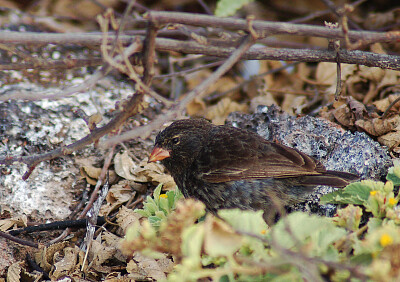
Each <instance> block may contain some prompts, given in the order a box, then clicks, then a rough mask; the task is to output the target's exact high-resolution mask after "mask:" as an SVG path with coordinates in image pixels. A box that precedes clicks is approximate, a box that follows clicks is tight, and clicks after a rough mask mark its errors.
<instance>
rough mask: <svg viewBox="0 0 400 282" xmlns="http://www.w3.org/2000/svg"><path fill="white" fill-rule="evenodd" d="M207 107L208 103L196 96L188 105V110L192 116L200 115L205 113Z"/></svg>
mask: <svg viewBox="0 0 400 282" xmlns="http://www.w3.org/2000/svg"><path fill="white" fill-rule="evenodd" d="M205 109H206V103H205V102H204V101H203V100H202V99H199V98H198V97H196V98H194V99H193V100H192V101H191V102H190V103H189V104H188V105H187V106H186V111H187V113H188V115H190V116H200V115H202V114H203V112H204V110H205Z"/></svg>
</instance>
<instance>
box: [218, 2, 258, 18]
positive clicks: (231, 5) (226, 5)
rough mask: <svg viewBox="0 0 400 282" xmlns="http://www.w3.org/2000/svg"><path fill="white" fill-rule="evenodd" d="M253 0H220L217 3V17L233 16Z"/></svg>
mask: <svg viewBox="0 0 400 282" xmlns="http://www.w3.org/2000/svg"><path fill="white" fill-rule="evenodd" d="M252 1H253V0H220V1H218V3H217V7H216V9H215V12H214V14H215V15H216V16H217V17H229V16H233V15H234V14H235V13H236V11H237V10H239V9H240V8H242V7H243V6H244V5H246V4H248V3H250V2H252Z"/></svg>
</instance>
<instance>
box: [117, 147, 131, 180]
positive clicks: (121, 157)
mask: <svg viewBox="0 0 400 282" xmlns="http://www.w3.org/2000/svg"><path fill="white" fill-rule="evenodd" d="M135 167H136V165H135V163H134V162H133V160H132V158H131V157H130V156H129V153H128V152H127V151H124V152H123V153H117V154H115V157H114V168H115V173H116V174H118V176H120V177H122V178H125V179H129V180H135V176H133V175H132V171H133V169H134V168H135Z"/></svg>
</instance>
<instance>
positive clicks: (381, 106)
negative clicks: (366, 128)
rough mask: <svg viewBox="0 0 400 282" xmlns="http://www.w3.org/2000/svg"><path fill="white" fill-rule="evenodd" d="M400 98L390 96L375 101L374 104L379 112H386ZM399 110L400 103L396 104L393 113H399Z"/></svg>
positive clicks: (392, 109)
mask: <svg viewBox="0 0 400 282" xmlns="http://www.w3.org/2000/svg"><path fill="white" fill-rule="evenodd" d="M399 97H400V95H389V96H388V97H386V98H385V99H381V100H378V101H375V102H373V103H372V104H374V105H375V106H376V108H377V109H378V110H379V111H381V112H384V111H386V109H387V108H388V107H389V105H390V104H391V103H392V102H394V101H395V100H396V99H397V98H399ZM399 110H400V101H398V102H397V103H396V104H394V105H393V106H392V108H391V111H393V112H398V111H399Z"/></svg>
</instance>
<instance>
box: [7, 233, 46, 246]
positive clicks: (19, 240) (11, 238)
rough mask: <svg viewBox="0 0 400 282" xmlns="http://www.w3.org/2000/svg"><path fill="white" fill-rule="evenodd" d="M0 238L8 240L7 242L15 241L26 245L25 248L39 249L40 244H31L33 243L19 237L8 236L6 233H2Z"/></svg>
mask: <svg viewBox="0 0 400 282" xmlns="http://www.w3.org/2000/svg"><path fill="white" fill-rule="evenodd" d="M0 237H2V238H4V239H7V240H10V241H13V242H15V243H18V244H21V245H24V246H29V247H33V248H36V249H37V248H39V244H38V243H34V242H31V241H27V240H23V239H20V238H18V237H15V236H12V235H10V234H7V233H6V232H3V231H0Z"/></svg>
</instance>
